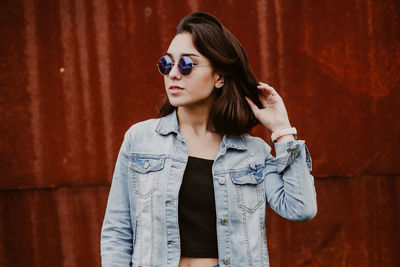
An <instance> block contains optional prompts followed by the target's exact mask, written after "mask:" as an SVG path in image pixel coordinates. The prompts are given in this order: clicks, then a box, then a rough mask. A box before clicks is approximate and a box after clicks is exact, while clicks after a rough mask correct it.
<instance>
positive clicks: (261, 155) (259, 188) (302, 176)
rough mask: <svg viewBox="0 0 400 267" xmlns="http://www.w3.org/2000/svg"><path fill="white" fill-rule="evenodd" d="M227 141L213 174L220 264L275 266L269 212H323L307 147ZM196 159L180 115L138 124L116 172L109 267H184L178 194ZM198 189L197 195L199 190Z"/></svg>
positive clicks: (108, 219)
mask: <svg viewBox="0 0 400 267" xmlns="http://www.w3.org/2000/svg"><path fill="white" fill-rule="evenodd" d="M275 151H276V155H277V156H276V157H273V156H272V155H271V154H270V152H271V148H270V147H269V146H268V145H267V144H266V143H265V142H264V141H263V140H262V139H260V138H257V137H252V136H250V135H243V136H235V137H227V136H224V137H223V139H222V143H221V145H220V148H219V151H218V154H217V156H216V158H215V161H214V164H213V167H212V173H213V179H214V191H215V200H216V214H217V221H216V226H217V233H218V236H217V239H218V254H219V263H220V264H219V265H220V266H221V267H225V266H233V267H242V266H252V267H258V266H260V267H261V266H263V267H265V266H269V260H268V251H267V240H266V231H265V210H266V205H269V206H270V207H271V208H272V209H273V210H274V211H276V212H277V213H278V214H280V215H281V216H283V217H285V218H287V219H290V220H294V221H305V220H309V219H311V218H313V217H314V216H315V214H316V212H317V203H316V193H315V188H314V179H313V177H312V176H311V175H310V170H311V158H310V156H309V153H308V150H307V148H306V146H305V143H304V141H297V140H295V141H289V142H279V143H276V144H275ZM187 159H188V150H187V146H186V143H185V140H184V138H183V136H182V135H181V134H180V132H179V127H178V121H177V117H176V113H175V112H174V113H172V114H170V115H168V116H166V117H164V118H161V119H152V120H147V121H144V122H140V123H137V124H135V125H133V126H132V127H131V128H130V129H129V130H128V131H127V132H126V134H125V138H124V141H123V143H122V146H121V149H120V152H119V155H118V159H117V162H116V166H115V171H114V176H113V180H112V184H111V189H110V194H109V198H108V203H107V209H106V214H105V217H104V222H103V227H102V232H101V256H102V265H103V266H112V267H115V266H133V267H139V266H141V267H149V266H163V267H165V266H178V264H179V260H180V237H179V228H178V193H179V188H180V185H181V182H182V176H183V173H184V170H185V167H186V163H187ZM194 190H195V189H194Z"/></svg>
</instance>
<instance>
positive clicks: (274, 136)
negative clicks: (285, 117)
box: [271, 127, 297, 143]
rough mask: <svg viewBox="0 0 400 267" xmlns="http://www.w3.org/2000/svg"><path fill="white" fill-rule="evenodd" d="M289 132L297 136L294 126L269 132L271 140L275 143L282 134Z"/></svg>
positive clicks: (288, 133)
mask: <svg viewBox="0 0 400 267" xmlns="http://www.w3.org/2000/svg"><path fill="white" fill-rule="evenodd" d="M291 134H292V135H294V138H297V130H296V128H294V127H292V128H286V129H281V130H277V131H275V132H273V133H272V134H271V140H272V142H273V143H275V142H276V140H278V139H279V138H281V137H282V136H285V135H291Z"/></svg>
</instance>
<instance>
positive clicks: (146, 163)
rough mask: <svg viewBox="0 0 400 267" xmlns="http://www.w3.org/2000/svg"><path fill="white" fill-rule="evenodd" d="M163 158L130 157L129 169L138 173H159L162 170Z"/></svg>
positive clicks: (148, 156)
mask: <svg viewBox="0 0 400 267" xmlns="http://www.w3.org/2000/svg"><path fill="white" fill-rule="evenodd" d="M164 163H165V157H164V156H154V155H135V154H133V155H131V158H130V161H129V167H130V168H131V169H133V170H135V171H137V172H140V173H148V172H154V171H159V170H161V169H162V168H164Z"/></svg>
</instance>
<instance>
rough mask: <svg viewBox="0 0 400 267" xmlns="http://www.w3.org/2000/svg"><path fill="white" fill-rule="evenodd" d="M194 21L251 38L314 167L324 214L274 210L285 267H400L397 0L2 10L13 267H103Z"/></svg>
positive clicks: (25, 5) (12, 4) (2, 174)
mask: <svg viewBox="0 0 400 267" xmlns="http://www.w3.org/2000/svg"><path fill="white" fill-rule="evenodd" d="M195 10H202V11H207V12H210V13H212V14H214V15H216V16H217V17H219V18H220V19H221V21H222V22H223V23H224V24H225V25H226V26H227V27H228V28H229V29H230V30H231V31H232V32H233V33H234V34H235V35H236V36H237V37H238V39H239V40H240V41H241V43H242V44H243V46H244V47H245V48H246V50H247V52H248V55H249V59H250V62H251V65H252V68H253V69H254V71H255V73H256V74H257V76H258V78H259V79H260V80H262V81H266V82H268V83H270V84H271V85H272V86H274V87H275V88H277V90H278V91H279V92H280V93H281V95H282V96H283V98H284V100H285V102H286V105H287V108H288V112H289V115H290V118H291V121H292V124H293V125H295V126H296V127H297V128H298V131H299V133H300V137H301V138H304V139H306V140H307V143H308V146H309V148H310V150H311V153H312V156H313V163H314V172H313V174H314V175H315V177H316V187H317V194H318V204H319V213H318V215H317V217H316V218H315V219H314V220H313V221H310V222H307V223H293V222H289V221H287V220H285V219H282V218H280V217H278V216H277V215H275V214H273V213H272V212H268V215H267V216H268V221H267V235H268V239H269V249H270V257H271V264H272V266H400V256H399V254H398V251H400V232H399V230H398V225H399V223H400V219H399V203H400V199H399V195H398V192H399V189H400V179H399V178H400V175H399V174H400V160H399V156H398V154H399V153H398V151H399V150H400V142H399V141H400V123H399V115H400V108H399V104H400V90H399V89H400V86H399V83H400V74H399V67H400V32H399V29H400V2H399V1H396V0H387V1H377V0H375V1H373V0H363V1H361V0H354V1H343V0H339V1H338V0H325V1H310V0H305V1H292V0H281V1H280V0H258V1H240V0H229V1H222V0H214V1H205V0H203V1H201V0H191V1H167V0H154V1H150V0H147V1H145V0H143V1H140V0H136V1H133V0H130V1H128V0H125V1H123V0H117V1H111V0H109V1H106V0H47V1H45V0H42V1H34V0H25V1H11V0H8V1H7V0H2V1H1V4H0V266H34V267H36V266H41V267H42V266H99V265H100V256H99V234H100V228H101V223H102V218H103V215H104V209H105V204H106V199H107V194H108V190H109V185H110V181H111V173H112V171H113V165H114V162H115V159H116V155H117V152H118V149H119V146H120V143H121V141H122V137H123V133H124V132H125V130H127V128H128V127H129V126H130V125H131V124H132V123H135V122H137V121H140V120H144V119H147V118H150V117H153V116H155V114H156V110H157V107H158V106H159V105H160V102H161V100H162V98H163V83H162V79H161V77H160V75H159V74H158V72H157V70H156V68H155V62H156V61H157V59H158V57H159V56H160V55H161V54H162V53H163V52H165V50H166V48H167V46H168V44H169V41H170V40H171V38H172V36H173V32H174V29H175V26H176V25H177V23H178V22H179V20H180V19H181V18H182V17H183V16H184V15H186V14H188V13H190V12H191V11H195ZM254 134H256V135H259V136H261V137H263V138H265V139H266V140H267V141H268V142H269V137H268V136H267V134H268V133H266V131H264V130H263V129H261V128H260V127H257V128H256V129H255V130H254Z"/></svg>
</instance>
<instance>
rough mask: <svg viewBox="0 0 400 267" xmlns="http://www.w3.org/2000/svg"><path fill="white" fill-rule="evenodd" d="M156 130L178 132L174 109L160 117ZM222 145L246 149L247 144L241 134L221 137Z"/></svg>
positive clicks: (166, 132)
mask: <svg viewBox="0 0 400 267" xmlns="http://www.w3.org/2000/svg"><path fill="white" fill-rule="evenodd" d="M156 132H158V133H159V134H161V135H168V134H170V133H175V134H178V133H179V125H178V118H177V115H176V110H174V111H173V112H172V113H170V114H169V115H167V116H165V117H162V118H161V119H160V122H159V123H158V126H157V128H156ZM222 147H225V148H233V149H237V150H246V149H247V146H246V143H245V141H244V139H243V136H226V135H224V137H223V138H222Z"/></svg>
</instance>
